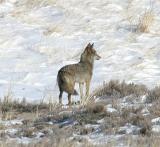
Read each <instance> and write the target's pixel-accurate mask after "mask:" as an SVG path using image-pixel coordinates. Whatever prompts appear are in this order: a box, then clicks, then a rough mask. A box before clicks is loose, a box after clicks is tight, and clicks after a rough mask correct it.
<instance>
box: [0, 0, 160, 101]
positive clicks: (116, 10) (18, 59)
mask: <svg viewBox="0 0 160 147" xmlns="http://www.w3.org/2000/svg"><path fill="white" fill-rule="evenodd" d="M152 3H153V4H152V5H153V8H154V10H153V11H154V15H155V21H154V23H153V26H152V27H151V28H150V32H149V33H135V32H132V31H130V30H128V29H127V26H130V23H129V22H128V21H127V17H128V16H129V15H131V16H133V18H134V19H135V20H138V17H139V16H140V14H143V13H144V12H145V10H147V9H148V8H149V7H150V0H147V1H141V2H140V3H139V1H137V0H134V1H133V2H132V5H130V8H129V10H128V9H127V7H128V5H129V2H128V1H127V0H124V1H111V0H107V1H106V0H101V2H100V1H99V0H94V1H92V0H86V1H85V2H84V1H82V0H77V1H75V0H68V1H63V0H57V1H55V4H53V5H51V6H48V5H45V6H43V5H42V6H35V7H34V8H33V9H30V8H26V7H27V6H24V3H23V2H22V1H20V0H7V1H5V2H2V3H0V28H1V32H0V69H1V72H0V98H3V97H4V95H6V94H7V91H8V89H9V87H10V89H11V91H12V93H13V97H14V98H16V99H17V98H18V99H22V98H24V97H25V98H26V99H27V100H29V101H39V100H41V99H43V98H45V100H46V101H47V100H48V97H50V96H52V97H53V100H54V101H57V96H58V88H57V86H56V75H57V72H58V70H59V69H60V67H62V66H64V65H66V64H71V63H76V62H78V60H79V57H80V54H81V52H82V51H83V49H84V47H85V46H86V44H87V43H88V42H94V43H95V48H96V49H97V51H98V53H99V54H100V55H101V56H102V59H101V60H100V61H96V62H95V68H94V72H93V73H94V74H93V79H92V86H91V90H93V89H94V88H95V87H96V86H97V85H99V84H100V83H102V82H103V81H104V80H105V81H109V80H111V79H119V80H126V81H127V82H135V83H143V84H146V85H147V86H148V87H153V86H156V85H159V81H160V70H159V69H160V67H159V65H160V60H159V57H160V56H159V55H160V52H159V41H160V35H159V28H160V27H159V22H160V19H159V17H158V16H159V13H160V10H159V6H160V3H159V2H158V1H156V2H154V1H153V2H152ZM37 5H38V4H37ZM142 6H143V7H142ZM127 11H128V12H127ZM95 73H96V74H95ZM46 93H47V94H46ZM48 93H49V96H48ZM65 97H66V96H65Z"/></svg>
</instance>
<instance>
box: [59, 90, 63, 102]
mask: <svg viewBox="0 0 160 147" xmlns="http://www.w3.org/2000/svg"><path fill="white" fill-rule="evenodd" d="M62 94H63V91H60V94H59V104H62Z"/></svg>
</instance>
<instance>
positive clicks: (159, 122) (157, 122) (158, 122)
mask: <svg viewBox="0 0 160 147" xmlns="http://www.w3.org/2000/svg"><path fill="white" fill-rule="evenodd" d="M151 122H152V124H154V125H160V117H157V118H154V119H152V121H151Z"/></svg>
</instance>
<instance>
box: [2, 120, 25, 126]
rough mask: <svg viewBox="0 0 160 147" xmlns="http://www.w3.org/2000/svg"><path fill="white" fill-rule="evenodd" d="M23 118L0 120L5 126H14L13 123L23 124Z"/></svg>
mask: <svg viewBox="0 0 160 147" xmlns="http://www.w3.org/2000/svg"><path fill="white" fill-rule="evenodd" d="M22 121H23V120H20V119H13V120H6V121H5V120H0V124H2V125H4V126H12V125H22V124H23V123H22Z"/></svg>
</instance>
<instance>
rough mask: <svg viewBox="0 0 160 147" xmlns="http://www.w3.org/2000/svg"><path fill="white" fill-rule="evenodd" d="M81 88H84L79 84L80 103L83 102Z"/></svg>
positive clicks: (82, 84)
mask: <svg viewBox="0 0 160 147" xmlns="http://www.w3.org/2000/svg"><path fill="white" fill-rule="evenodd" d="M83 86H84V83H79V91H80V103H82V102H83V97H84V95H83Z"/></svg>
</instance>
